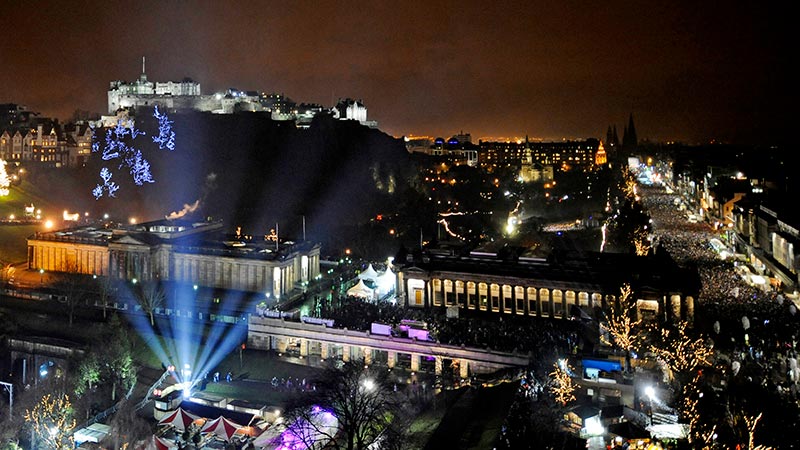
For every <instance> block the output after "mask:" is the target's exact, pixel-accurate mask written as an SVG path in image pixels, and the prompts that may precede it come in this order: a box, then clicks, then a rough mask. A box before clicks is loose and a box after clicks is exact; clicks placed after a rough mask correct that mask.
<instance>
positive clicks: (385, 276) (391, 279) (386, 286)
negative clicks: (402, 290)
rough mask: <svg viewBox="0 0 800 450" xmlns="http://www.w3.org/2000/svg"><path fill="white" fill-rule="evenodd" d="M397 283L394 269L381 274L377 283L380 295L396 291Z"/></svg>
mask: <svg viewBox="0 0 800 450" xmlns="http://www.w3.org/2000/svg"><path fill="white" fill-rule="evenodd" d="M396 283H397V278H396V276H395V274H394V272H392V269H386V272H383V273H382V274H380V276H379V277H378V279H377V280H376V281H375V284H376V285H377V289H378V294H379V295H385V294H388V293H389V292H392V291H393V290H394V289H395V284H396Z"/></svg>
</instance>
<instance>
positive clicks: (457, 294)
mask: <svg viewBox="0 0 800 450" xmlns="http://www.w3.org/2000/svg"><path fill="white" fill-rule="evenodd" d="M431 287H432V304H433V306H459V307H461V308H467V309H480V310H481V311H487V310H489V309H491V311H493V312H500V309H501V308H502V309H503V312H504V313H508V314H510V313H512V312H513V313H516V314H519V315H523V314H528V315H532V316H533V315H542V316H544V317H548V316H550V315H551V314H552V315H553V316H554V317H562V315H563V314H564V306H565V304H564V301H566V306H569V305H573V304H577V305H578V306H592V307H594V306H601V303H602V296H601V295H600V294H599V293H596V292H595V293H592V294H591V295H590V294H589V293H587V292H578V293H576V292H575V291H571V290H569V291H562V290H560V289H553V290H550V289H546V288H540V289H537V288H535V287H523V286H513V287H512V286H509V285H502V286H501V285H498V284H494V283H492V284H487V283H475V282H473V281H467V282H464V281H452V280H440V279H436V278H434V279H433V280H431ZM608 300H612V301H613V296H607V301H608ZM551 301H552V311H551ZM590 301H591V305H590Z"/></svg>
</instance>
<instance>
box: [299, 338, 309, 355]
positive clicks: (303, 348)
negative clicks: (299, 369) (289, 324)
mask: <svg viewBox="0 0 800 450" xmlns="http://www.w3.org/2000/svg"><path fill="white" fill-rule="evenodd" d="M300 356H308V339H300Z"/></svg>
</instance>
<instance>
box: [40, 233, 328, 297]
mask: <svg viewBox="0 0 800 450" xmlns="http://www.w3.org/2000/svg"><path fill="white" fill-rule="evenodd" d="M275 239H276V237H275V236H274V235H272V236H265V237H263V238H258V237H255V236H246V235H242V234H239V233H237V234H234V235H230V236H226V235H224V234H223V233H222V222H191V221H185V220H160V221H155V222H148V223H143V224H139V225H132V226H127V227H118V228H99V227H90V226H87V227H79V228H73V229H66V230H59V231H52V232H46V233H37V234H36V235H34V236H31V237H30V238H28V268H29V269H32V270H40V269H43V270H46V271H54V272H73V273H81V274H86V275H102V276H110V277H112V278H117V279H123V280H134V279H136V280H142V281H147V280H163V281H173V282H178V283H186V284H196V285H198V286H204V287H213V288H221V289H234V290H241V291H250V292H264V293H266V294H270V295H272V296H273V297H281V296H283V295H285V294H286V293H288V292H290V291H291V290H292V289H293V288H294V287H295V284H296V283H302V282H307V281H310V280H311V279H313V278H314V277H316V276H317V275H318V274H319V251H320V247H319V245H318V244H311V243H308V242H300V243H295V242H291V241H284V242H281V243H280V244H278V243H276V242H275Z"/></svg>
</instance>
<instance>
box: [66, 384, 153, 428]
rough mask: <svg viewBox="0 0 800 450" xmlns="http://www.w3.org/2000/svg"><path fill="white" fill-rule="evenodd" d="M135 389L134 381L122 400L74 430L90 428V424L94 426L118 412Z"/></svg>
mask: <svg viewBox="0 0 800 450" xmlns="http://www.w3.org/2000/svg"><path fill="white" fill-rule="evenodd" d="M135 387H136V379H134V380H133V383H131V387H130V389H128V392H127V393H126V394H125V396H124V397H123V398H121V399H120V400H119V401H118V402H117V403H114V405H112V406H111V407H110V408H108V409H106V410H105V411H103V412H101V413H99V414H97V415H95V416H94V417H92V418H91V419H89V420H87V421H86V422H84V423H83V424H81V426H80V427H76V428H75V429H78V430H80V429H81V428H86V427H88V426H91V425H92V424H95V423H97V422H100V421H101V420H103V419H105V418H106V417H108V416H110V415H112V414H114V413H116V412H117V411H118V410H119V407H120V406H121V405H122V403H123V402H125V401H127V400H129V399H130V398H131V395H133V388H135ZM137 411H138V410H137Z"/></svg>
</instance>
